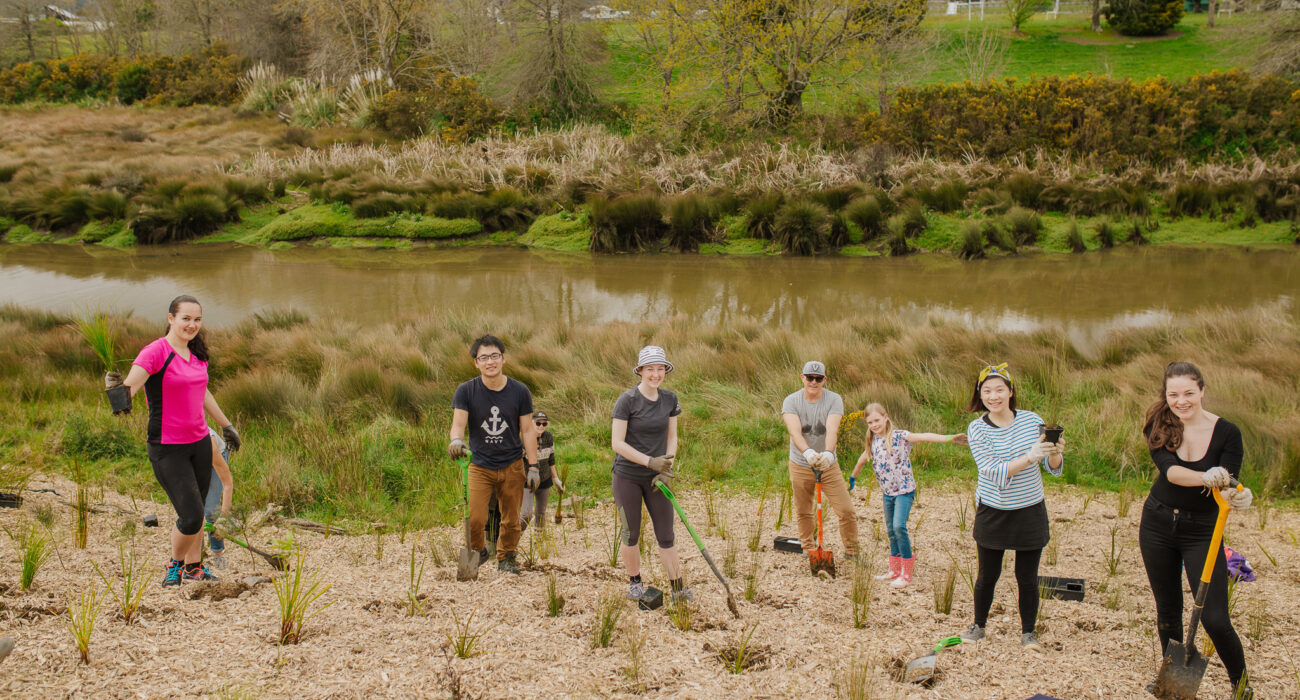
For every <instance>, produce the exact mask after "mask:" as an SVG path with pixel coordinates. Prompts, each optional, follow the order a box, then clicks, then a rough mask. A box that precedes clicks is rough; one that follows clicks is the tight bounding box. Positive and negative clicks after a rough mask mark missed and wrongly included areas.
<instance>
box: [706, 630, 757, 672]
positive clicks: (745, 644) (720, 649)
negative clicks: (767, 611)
mask: <svg viewBox="0 0 1300 700" xmlns="http://www.w3.org/2000/svg"><path fill="white" fill-rule="evenodd" d="M757 630H758V623H754V624H752V625H750V626H748V627H746V628H745V629H742V630H741V631H740V632H738V633H737V634H736V639H735V640H734V641H732V642H731V643H730V644H726V645H723V646H713V652H714V653H715V654H717V656H718V658H719V659H720V660H721V661H722V665H723V667H725V668H726V669H727V672H728V673H731V674H733V675H740V674H742V673H744V672H745V671H748V670H750V669H753V668H757V667H759V666H760V664H761V661H762V656H763V654H762V653H761V651H760V650H759V649H758V648H757V647H756V646H755V645H754V632H755V631H757ZM710 646H712V645H710Z"/></svg>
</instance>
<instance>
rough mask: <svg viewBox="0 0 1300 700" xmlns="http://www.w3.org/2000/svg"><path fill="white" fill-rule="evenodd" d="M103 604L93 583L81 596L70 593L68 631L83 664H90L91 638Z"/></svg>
mask: <svg viewBox="0 0 1300 700" xmlns="http://www.w3.org/2000/svg"><path fill="white" fill-rule="evenodd" d="M102 602H103V596H101V595H100V594H99V592H98V591H96V590H95V584H94V582H93V581H92V582H91V583H90V585H89V586H86V587H85V588H82V589H81V594H80V595H79V596H74V595H73V594H72V593H71V591H69V593H68V613H67V614H68V619H67V625H68V631H69V632H70V633H71V634H72V639H73V641H74V642H75V643H76V645H77V652H78V653H79V654H80V655H81V663H83V664H88V663H90V636H91V635H92V634H94V633H95V621H96V619H98V618H99V607H100V604H101V603H102Z"/></svg>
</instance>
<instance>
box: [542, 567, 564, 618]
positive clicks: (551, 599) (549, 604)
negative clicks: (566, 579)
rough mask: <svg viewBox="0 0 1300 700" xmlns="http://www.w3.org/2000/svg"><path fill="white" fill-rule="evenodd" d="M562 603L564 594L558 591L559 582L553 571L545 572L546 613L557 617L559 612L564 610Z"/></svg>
mask: <svg viewBox="0 0 1300 700" xmlns="http://www.w3.org/2000/svg"><path fill="white" fill-rule="evenodd" d="M564 604H565V599H564V594H563V593H561V592H560V584H559V581H557V580H556V578H555V572H554V571H551V572H548V573H547V574H546V615H547V616H548V617H559V616H560V613H562V612H564Z"/></svg>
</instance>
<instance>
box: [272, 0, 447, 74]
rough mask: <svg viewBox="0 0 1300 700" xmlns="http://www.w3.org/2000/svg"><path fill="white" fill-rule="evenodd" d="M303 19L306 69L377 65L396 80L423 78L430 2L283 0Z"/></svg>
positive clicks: (343, 70) (340, 70) (339, 70)
mask: <svg viewBox="0 0 1300 700" xmlns="http://www.w3.org/2000/svg"><path fill="white" fill-rule="evenodd" d="M285 9H287V10H290V11H292V12H294V13H295V14H296V15H297V16H299V17H302V20H303V26H304V29H305V30H306V36H307V42H308V45H309V47H310V49H309V56H308V69H309V70H310V71H311V72H313V73H320V74H323V75H329V76H341V75H347V74H355V73H360V72H363V71H366V70H370V69H373V68H378V69H380V70H383V71H384V72H385V73H386V74H388V76H389V77H391V78H392V79H393V80H396V81H398V82H407V81H416V80H418V79H419V73H420V62H421V60H422V59H423V58H424V57H425V56H427V53H428V42H427V41H424V40H423V38H422V37H421V36H420V27H421V25H422V24H423V17H424V16H425V15H426V13H428V12H429V1H428V0H285Z"/></svg>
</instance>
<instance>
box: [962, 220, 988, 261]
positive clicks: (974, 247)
mask: <svg viewBox="0 0 1300 700" xmlns="http://www.w3.org/2000/svg"><path fill="white" fill-rule="evenodd" d="M957 254H958V255H959V256H961V257H963V258H965V259H966V260H978V259H980V258H982V257H984V233H983V232H982V231H980V225H979V223H978V222H975V221H967V222H965V223H963V224H962V225H961V248H959V249H958V250H957Z"/></svg>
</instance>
